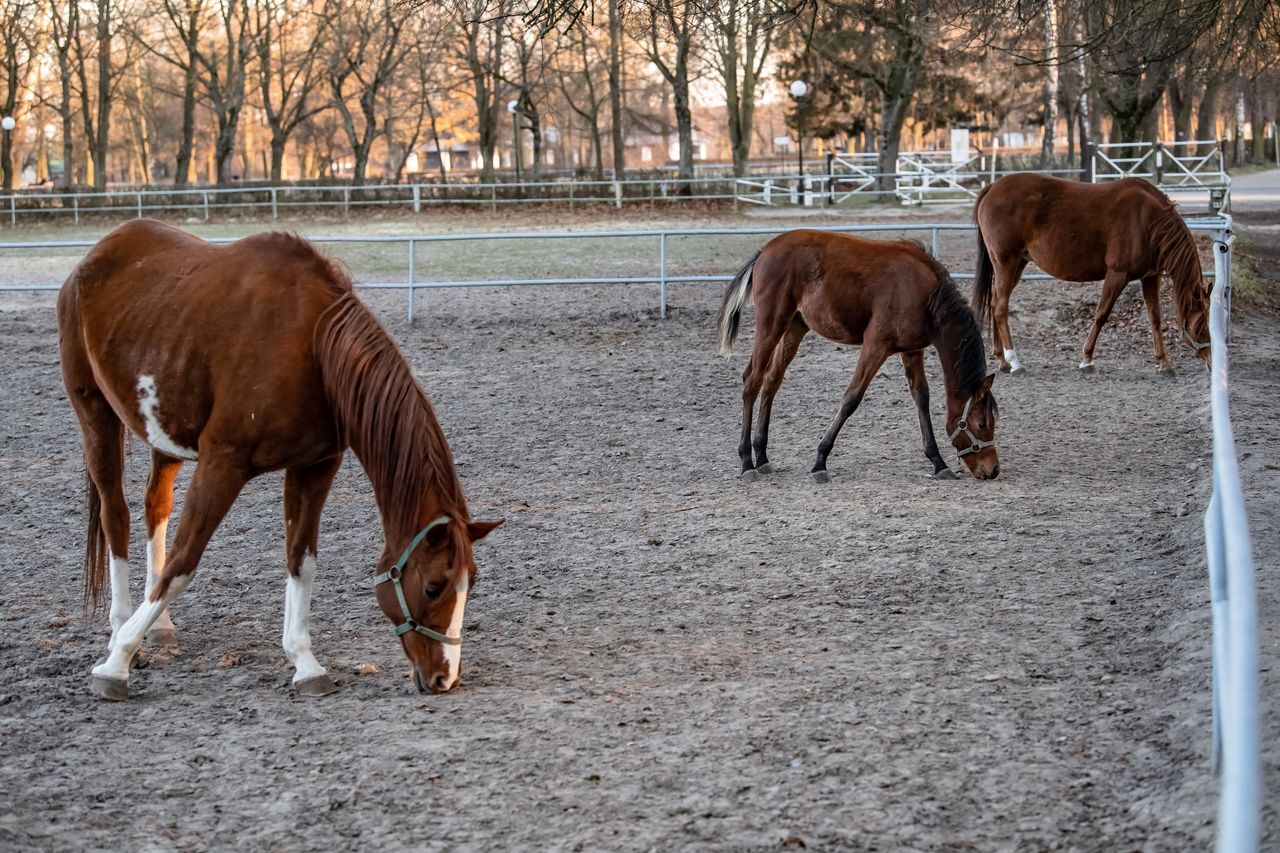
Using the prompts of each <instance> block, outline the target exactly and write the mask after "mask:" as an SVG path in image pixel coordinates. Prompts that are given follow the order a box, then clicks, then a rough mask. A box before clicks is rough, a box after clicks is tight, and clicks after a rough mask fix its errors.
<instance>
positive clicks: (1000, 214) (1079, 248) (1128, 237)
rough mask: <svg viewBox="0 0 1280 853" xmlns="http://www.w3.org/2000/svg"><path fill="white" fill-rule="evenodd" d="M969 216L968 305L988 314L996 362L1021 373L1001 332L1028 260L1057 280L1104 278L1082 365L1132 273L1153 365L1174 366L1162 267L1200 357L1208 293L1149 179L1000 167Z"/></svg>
mask: <svg viewBox="0 0 1280 853" xmlns="http://www.w3.org/2000/svg"><path fill="white" fill-rule="evenodd" d="M973 221H974V222H976V223H977V225H978V272H977V276H976V277H975V282H974V288H973V307H974V310H975V311H976V312H977V313H978V315H979V316H985V317H988V318H989V319H990V322H991V338H992V340H991V348H992V349H993V350H995V351H996V354H997V355H998V356H999V358H1000V369H1001V370H1006V371H1008V370H1011V371H1012V372H1013V373H1014V374H1019V373H1022V363H1021V362H1020V361H1019V360H1018V353H1017V351H1016V350H1015V349H1014V346H1013V336H1012V335H1011V334H1010V332H1009V296H1010V294H1012V293H1013V289H1014V288H1015V287H1016V286H1017V285H1018V280H1019V278H1021V276H1022V271H1023V270H1024V269H1026V266H1027V262H1028V261H1032V262H1034V263H1035V264H1036V266H1038V267H1040V269H1042V270H1044V271H1045V272H1047V273H1048V274H1049V275H1051V276H1053V277H1054V278H1058V279H1061V280H1062V281H1097V280H1098V279H1102V281H1103V285H1102V296H1101V297H1100V298H1099V299H1098V308H1097V311H1096V312H1095V313H1094V316H1093V328H1092V329H1091V330H1090V331H1089V337H1088V339H1087V340H1086V341H1085V343H1084V361H1083V362H1081V363H1080V369H1081V370H1083V371H1085V372H1087V373H1091V372H1093V370H1094V365H1093V349H1094V346H1095V345H1096V344H1097V343H1098V333H1099V332H1101V331H1102V326H1103V325H1104V324H1105V323H1106V322H1107V318H1108V317H1110V316H1111V309H1112V307H1114V306H1115V304H1116V299H1117V298H1119V296H1120V293H1121V292H1122V291H1123V290H1124V288H1125V286H1126V285H1127V284H1128V283H1129V282H1130V281H1132V280H1134V279H1139V280H1141V281H1142V298H1143V301H1145V302H1146V304H1147V316H1148V317H1149V318H1150V320H1151V336H1152V339H1153V341H1154V343H1155V352H1156V361H1157V362H1158V363H1159V365H1160V370H1161V372H1163V373H1172V372H1173V365H1172V364H1170V363H1169V357H1168V356H1167V355H1166V354H1165V351H1164V334H1163V332H1164V328H1163V324H1162V321H1161V319H1160V275H1161V273H1165V274H1167V275H1168V276H1169V278H1170V280H1171V282H1172V284H1173V304H1174V308H1175V309H1176V310H1177V313H1178V321H1179V323H1180V324H1181V325H1182V331H1183V334H1184V335H1185V336H1186V338H1187V341H1188V342H1189V343H1190V344H1191V345H1192V346H1194V347H1195V348H1196V350H1197V354H1198V355H1199V356H1200V357H1201V358H1202V359H1204V360H1205V362H1206V363H1208V361H1209V299H1208V293H1207V292H1206V290H1205V285H1204V277H1203V274H1202V273H1201V271H1200V254H1199V252H1198V251H1197V250H1196V243H1195V240H1194V239H1193V238H1192V236H1191V231H1190V230H1189V229H1188V228H1187V224H1186V223H1185V222H1183V221H1182V217H1180V216H1179V215H1178V212H1177V210H1176V209H1175V208H1174V205H1173V202H1171V201H1169V199H1168V198H1167V197H1166V196H1165V194H1164V193H1162V192H1160V190H1158V189H1156V188H1155V187H1153V186H1152V185H1151V184H1149V183H1147V182H1146V181H1144V180H1142V179H1140V178H1125V179H1123V180H1119V181H1114V182H1110V183H1106V184H1082V183H1080V182H1079V181H1067V180H1063V179H1061V178H1052V177H1047V176H1045V175H1025V174H1019V175H1006V176H1005V177H1003V178H1000V179H999V180H997V181H995V182H994V183H992V184H991V185H990V186H988V187H986V188H984V189H983V190H982V192H980V193H979V194H978V200H977V202H975V204H974V208H973ZM993 278H994V280H995V289H994V292H993V290H992V279H993Z"/></svg>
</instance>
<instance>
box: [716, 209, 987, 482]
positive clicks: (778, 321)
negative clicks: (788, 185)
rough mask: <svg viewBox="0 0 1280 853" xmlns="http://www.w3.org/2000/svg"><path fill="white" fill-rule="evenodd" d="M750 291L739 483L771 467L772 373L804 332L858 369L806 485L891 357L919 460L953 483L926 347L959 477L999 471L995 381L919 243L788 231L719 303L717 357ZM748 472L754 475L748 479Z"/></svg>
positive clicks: (976, 338)
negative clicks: (900, 376) (942, 390)
mask: <svg viewBox="0 0 1280 853" xmlns="http://www.w3.org/2000/svg"><path fill="white" fill-rule="evenodd" d="M750 293H754V296H755V306H756V341H755V349H754V350H753V351H752V353H751V360H750V361H749V362H747V368H746V370H745V371H743V374H742V383H743V388H742V438H741V441H740V442H739V444H738V456H739V457H740V458H741V460H742V477H743V479H745V480H755V479H758V476H759V473H768V472H769V471H771V470H772V466H771V465H770V464H769V458H768V455H767V452H766V449H767V445H768V443H769V415H770V411H771V409H772V408H773V398H774V395H775V394H777V393H778V388H779V387H780V386H781V385H782V376H783V374H784V373H786V370H787V366H788V365H789V364H790V363H791V359H793V358H794V357H795V354H796V350H797V349H798V348H799V346H800V341H801V339H802V338H804V336H805V335H806V334H808V333H809V330H810V329H812V330H814V331H815V332H817V333H818V334H820V335H822V336H823V337H825V338H830V339H831V340H833V341H838V342H839V343H844V344H852V345H860V346H861V347H862V351H861V353H860V354H859V356H858V366H857V368H856V369H855V370H854V373H853V380H852V381H851V382H850V383H849V388H848V390H846V391H845V395H844V402H843V403H842V404H841V406H840V411H839V413H838V414H837V415H836V419H835V421H834V422H833V423H832V424H831V426H830V428H828V429H827V432H826V435H824V436H823V437H822V441H821V442H820V443H819V444H818V459H817V462H816V463H814V466H813V471H812V472H811V474H812V476H813V478H814V479H815V480H817V481H818V482H820V483H825V482H827V480H828V479H829V476H828V474H827V456H828V455H829V454H830V453H831V448H832V446H833V445H834V444H835V441H836V435H837V434H838V433H839V432H840V428H841V427H842V426H843V425H844V422H845V421H846V420H848V418H849V416H850V415H852V414H853V411H854V409H856V408H858V403H859V402H861V401H862V395H863V394H864V393H865V392H866V390H867V386H868V385H870V384H871V379H872V377H874V376H875V375H876V371H878V370H879V369H880V365H882V364H884V361H885V359H887V358H888V357H889V356H891V355H894V354H895V353H897V354H898V355H899V356H900V357H901V358H902V365H903V367H904V368H906V371H907V387H908V388H909V389H910V390H911V396H912V397H913V398H914V399H915V403H916V409H917V411H918V413H919V416H920V435H921V438H922V439H923V441H924V452H925V455H926V456H927V457H929V460H930V461H931V462H933V469H934V476H938V477H954V476H955V475H954V474H953V473H952V472H951V470H950V469H948V468H947V463H946V462H944V461H943V459H942V456H941V454H939V453H938V442H937V441H936V439H935V438H934V435H933V423H932V422H931V421H930V419H929V386H928V384H927V383H926V381H925V374H924V349H925V347H927V346H929V345H930V344H932V345H933V346H935V347H937V350H938V356H939V358H940V360H941V361H942V373H943V378H944V379H945V380H946V387H947V421H946V425H947V434H948V437H949V438H950V439H951V442H952V444H953V445H954V446H955V447H956V449H957V450H959V451H960V458H961V459H962V460H963V461H964V463H965V465H967V466H968V468H969V471H970V473H972V474H973V476H975V477H977V478H978V479H981V480H987V479H991V478H993V477H995V476H996V475H998V474H999V473H1000V460H999V458H998V457H997V455H996V448H995V431H996V418H997V415H998V412H997V409H996V399H995V397H994V396H993V395H992V394H991V380H992V379H993V378H995V374H994V373H992V374H988V373H987V372H986V360H987V357H986V353H985V352H984V350H983V348H982V330H981V329H980V328H979V327H978V323H977V320H975V319H974V316H973V312H972V311H970V310H969V306H968V305H967V304H966V303H965V301H964V297H962V296H961V295H960V292H959V290H957V289H956V286H955V283H954V282H952V280H951V276H950V274H948V273H947V271H946V269H945V268H944V267H943V266H942V265H941V264H940V263H938V262H937V261H936V260H935V259H934V258H933V256H931V255H930V254H929V253H928V252H926V251H925V250H924V248H923V247H922V246H920V245H919V244H916V243H911V242H909V241H906V240H901V241H896V242H886V241H882V240H866V239H863V238H860V237H853V236H850V235H846V234H833V233H830V232H824V231H805V230H801V231H790V232H788V233H786V234H783V235H781V236H780V237H775V238H774V239H773V240H771V241H769V243H767V244H766V245H765V247H764V248H763V249H761V250H760V251H759V252H757V253H756V256H755V257H754V258H752V259H751V260H750V261H748V262H747V264H746V266H744V267H743V268H742V269H741V270H740V271H739V272H738V274H737V276H735V277H734V279H733V281H732V282H730V283H729V287H728V289H727V290H726V291H725V294H724V302H723V304H721V306H720V314H719V318H718V330H719V334H718V341H719V352H720V354H721V355H728V354H729V352H730V350H731V349H732V347H733V341H734V339H735V338H736V337H737V335H738V320H739V317H740V315H741V313H742V308H743V306H744V305H745V304H746V301H747V295H748V294H750ZM762 392H763V396H761V398H760V422H759V426H758V427H757V429H756V434H755V440H754V450H755V462H754V463H753V462H752V457H751V452H752V449H753V442H752V436H751V413H752V409H753V407H754V406H755V402H756V397H757V395H760V394H761V393H762ZM758 472H759V473H758Z"/></svg>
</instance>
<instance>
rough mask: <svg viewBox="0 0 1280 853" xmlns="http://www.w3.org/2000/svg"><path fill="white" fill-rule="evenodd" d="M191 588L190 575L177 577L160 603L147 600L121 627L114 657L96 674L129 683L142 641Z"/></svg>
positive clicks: (102, 665) (115, 644) (115, 640)
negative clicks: (135, 655) (166, 611)
mask: <svg viewBox="0 0 1280 853" xmlns="http://www.w3.org/2000/svg"><path fill="white" fill-rule="evenodd" d="M190 584H191V575H178V576H177V577H175V578H174V579H173V580H172V581H170V582H169V589H168V590H167V591H166V592H165V594H164V597H163V598H161V599H160V600H159V601H151V600H149V599H148V600H146V601H143V602H142V604H141V605H139V607H138V609H137V610H135V611H134V612H133V615H132V616H130V617H129V621H127V622H125V623H124V624H123V625H121V626H120V630H119V631H117V632H116V633H115V636H114V642H113V643H112V645H111V653H110V654H109V655H107V659H106V660H105V661H103V662H102V663H100V664H98V665H97V666H95V667H94V668H93V674H94V675H97V676H101V677H103V678H114V679H116V680H118V681H127V680H128V679H129V664H130V662H132V661H133V656H134V654H135V653H136V652H137V651H138V646H140V645H142V637H143V635H145V634H146V633H147V629H148V628H150V627H151V623H153V622H155V621H156V619H157V617H159V616H160V614H161V613H162V612H164V609H165V608H166V607H168V606H169V602H171V601H173V600H174V599H175V598H177V597H178V596H180V595H182V593H183V592H185V591H186V589H187V587H188V586H189V585H190Z"/></svg>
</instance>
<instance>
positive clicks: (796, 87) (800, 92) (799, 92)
mask: <svg viewBox="0 0 1280 853" xmlns="http://www.w3.org/2000/svg"><path fill="white" fill-rule="evenodd" d="M790 88H791V97H793V98H803V97H804V96H805V94H807V93H808V91H809V84H808V83H806V82H804V81H803V80H797V81H795V82H794V83H792V84H791V87H790Z"/></svg>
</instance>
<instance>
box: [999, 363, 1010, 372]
mask: <svg viewBox="0 0 1280 853" xmlns="http://www.w3.org/2000/svg"><path fill="white" fill-rule="evenodd" d="M1009 370H1010V368H1009V365H1007V364H1002V365H1000V372H1001V373H1008V372H1009Z"/></svg>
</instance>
